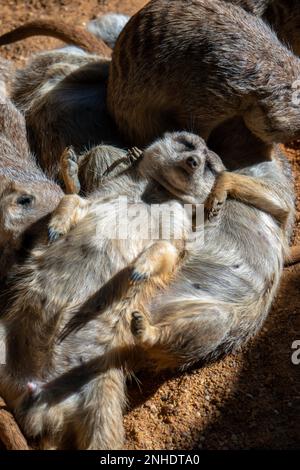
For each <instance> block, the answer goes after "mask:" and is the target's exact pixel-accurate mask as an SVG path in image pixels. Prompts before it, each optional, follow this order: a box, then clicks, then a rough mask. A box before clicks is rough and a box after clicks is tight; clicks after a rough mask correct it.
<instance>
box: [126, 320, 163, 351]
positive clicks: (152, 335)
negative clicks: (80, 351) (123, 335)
mask: <svg viewBox="0 0 300 470" xmlns="http://www.w3.org/2000/svg"><path fill="white" fill-rule="evenodd" d="M131 332H132V334H133V336H134V337H135V339H136V341H137V342H138V343H140V344H143V345H144V346H149V347H150V346H153V345H154V344H155V343H156V341H157V340H158V338H159V332H160V330H159V328H157V327H155V326H153V325H151V324H150V323H149V320H148V318H147V317H146V315H145V314H144V313H142V312H140V311H135V312H132V319H131Z"/></svg>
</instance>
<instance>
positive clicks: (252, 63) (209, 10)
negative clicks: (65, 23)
mask: <svg viewBox="0 0 300 470" xmlns="http://www.w3.org/2000/svg"><path fill="white" fill-rule="evenodd" d="M164 5H165V6H166V8H167V9H168V12H167V14H168V27H167V29H166V28H164V26H163V22H164V15H163V14H161V15H160V14H159V12H160V11H161V10H162V9H163V7H164ZM177 6H178V7H179V6H180V0H179V3H178V2H177V1H174V2H172V3H171V4H170V2H167V3H166V4H165V3H164V2H157V3H155V2H154V3H153V2H150V3H149V4H148V5H147V6H146V7H145V9H142V10H141V11H140V12H139V13H138V14H137V15H136V16H135V17H134V18H132V19H131V20H130V21H129V23H128V24H127V25H126V27H125V28H124V30H123V32H122V33H121V35H120V37H119V40H118V44H119V46H118V45H117V46H116V49H115V51H114V59H113V63H112V64H111V66H110V60H109V59H107V60H105V59H101V66H100V64H96V63H94V61H95V62H97V60H96V58H95V57H92V56H89V55H85V56H84V57H83V56H82V55H81V56H80V57H78V53H77V56H76V58H74V55H75V51H70V50H68V51H65V52H64V53H63V55H59V54H60V53H59V52H53V53H52V52H51V53H45V54H44V55H42V56H38V57H36V58H34V59H33V60H32V61H31V62H30V63H29V65H28V66H27V67H26V69H25V70H22V71H19V72H18V74H17V76H16V80H15V82H14V89H13V94H12V96H13V99H14V101H15V103H16V104H17V106H18V107H20V108H21V109H22V111H23V112H24V113H25V115H26V122H27V126H28V131H29V140H30V144H31V147H32V149H33V151H34V153H35V154H36V155H37V157H38V159H39V161H40V162H41V166H42V168H43V169H44V170H45V171H46V173H47V174H49V175H50V176H51V177H55V178H56V177H57V175H58V170H59V158H60V155H61V153H62V151H63V150H64V148H65V147H67V146H70V145H74V146H75V151H76V152H83V151H84V150H85V148H86V147H87V146H89V147H90V146H93V145H97V144H99V143H101V142H106V143H109V144H110V143H115V145H117V146H119V147H120V146H126V145H137V144H138V145H140V146H142V145H143V144H145V143H146V142H147V141H151V140H153V139H155V138H157V137H159V135H161V133H162V132H163V131H164V130H165V129H170V130H173V129H175V128H179V129H181V128H187V129H194V130H195V131H196V132H197V133H200V134H202V135H203V136H204V137H205V136H206V137H207V136H208V135H209V139H208V143H209V146H210V147H211V148H212V149H213V150H215V151H216V152H217V153H218V154H219V155H220V156H221V158H222V159H223V161H224V163H225V165H226V167H227V168H228V169H230V170H235V169H237V168H241V167H244V166H247V165H249V164H252V163H258V162H259V161H268V160H271V159H272V158H273V157H274V155H275V154H276V151H273V146H272V145H271V144H270V140H271V141H279V140H280V141H286V140H290V139H292V138H293V137H295V135H296V134H297V132H298V130H297V129H298V124H297V112H298V111H297V107H294V106H293V105H292V99H293V96H294V95H293V92H294V91H295V90H293V89H292V86H293V83H294V80H295V79H296V76H297V74H298V71H299V61H298V59H297V58H295V57H294V56H293V55H292V53H290V52H289V51H288V50H287V49H286V48H285V47H284V46H283V45H282V44H280V42H279V41H278V39H277V38H276V37H275V35H274V34H273V33H272V32H271V31H270V30H269V28H268V27H267V26H266V25H265V24H263V23H262V21H261V20H260V19H257V18H254V17H253V15H252V16H251V15H250V14H248V13H246V12H244V11H243V10H242V9H241V8H239V7H237V6H234V5H230V4H226V6H225V4H224V3H222V2H218V1H217V2H209V0H206V1H204V0H202V1H200V2H192V3H191V4H189V6H188V8H187V9H184V10H185V11H184V17H183V18H182V15H181V16H180V18H181V20H180V24H179V28H178V27H177V24H178V20H177V17H178V15H177V13H176V12H177V10H176V8H177ZM169 7H170V8H169ZM152 9H153V12H152ZM224 9H225V11H224ZM197 11H199V15H198V16H197V15H196V13H195V12H197ZM200 13H201V14H200ZM206 14H207V16H208V17H209V20H208V21H206V19H205V18H206V17H205V15H206ZM144 15H146V17H147V18H148V17H149V18H152V16H153V24H154V25H155V27H153V31H152V29H151V28H146V29H147V34H148V35H149V36H150V35H151V38H152V39H151V40H153V41H154V42H153V44H155V37H156V35H157V37H158V31H159V30H160V22H161V24H162V26H161V29H162V30H163V31H164V32H165V33H166V34H165V35H164V40H165V41H166V43H163V46H161V42H160V40H158V41H157V48H156V49H155V48H154V49H152V52H153V51H155V54H156V55H157V54H158V55H157V58H156V59H155V60H153V61H152V62H151V64H152V65H151V64H150V65H149V67H147V73H145V74H144V72H142V70H143V65H142V61H143V58H144V57H145V60H147V61H148V55H147V54H145V55H144V52H143V51H144V49H143V48H141V47H140V48H139V51H138V53H137V56H136V58H134V59H133V60H132V61H131V59H130V57H129V55H130V53H131V49H132V51H134V48H135V43H136V44H138V43H139V44H143V42H142V41H138V42H137V41H135V42H134V41H132V48H131V47H127V46H126V44H125V45H124V48H123V45H122V44H123V39H122V38H124V42H126V41H127V40H126V37H127V38H130V37H131V33H130V29H131V25H133V27H132V31H135V29H136V28H135V24H136V23H139V21H141V24H142V22H143V21H146V19H145V20H143V18H144ZM188 15H191V17H193V22H196V23H197V25H198V26H199V28H195V30H197V31H198V29H199V31H200V32H201V31H202V29H201V24H202V23H201V21H203V22H204V23H205V25H204V26H203V35H202V36H203V37H202V36H201V35H200V36H199V34H198V33H197V37H194V36H193V34H189V31H187V32H186V34H188V37H189V39H188V41H184V42H181V43H180V41H178V37H179V38H181V37H183V38H184V34H185V24H187V25H189V24H190V22H186V23H185V21H184V18H185V17H186V18H188V17H189V16H188ZM218 15H220V16H221V17H222V21H221V26H220V24H219V23H218V22H217V25H216V19H217V18H218ZM175 17H176V20H175ZM172 18H174V22H173V20H172ZM197 18H198V19H197ZM199 18H200V19H199ZM201 18H202V20H201ZM169 20H170V21H169ZM97 21H100V20H96V24H97ZM147 21H148V20H147ZM233 23H234V24H233ZM108 24H109V23H108ZM110 24H112V25H113V24H114V21H111V22H110ZM232 24H233V25H232ZM207 25H210V29H208V30H207ZM101 27H102V26H101V25H100V26H99V34H100V33H101ZM231 27H232V28H231ZM214 28H215V29H214ZM218 28H219V29H220V28H223V30H222V31H223V32H224V34H225V33H226V31H228V41H225V40H223V39H222V41H221V40H220V41H219V42H218V41H216V38H218V37H219V36H220V34H219V36H218V33H220V31H219V30H218ZM230 28H231V29H233V30H234V31H235V30H236V29H237V32H236V36H235V38H234V39H233V35H232V34H231V29H230ZM115 29H116V32H115V33H116V35H117V34H118V33H119V27H118V28H115ZM140 30H142V28H140ZM140 30H139V29H138V30H137V32H139V31H140ZM169 30H170V31H169ZM177 30H178V31H177ZM178 32H179V33H180V36H178ZM33 33H34V31H33V30H32V28H31V26H30V24H29V25H24V26H23V27H22V34H23V37H25V36H26V35H29V34H33ZM110 33H111V35H113V33H114V31H110ZM127 33H128V34H127ZM173 33H174V34H173ZM204 33H205V34H204ZM209 34H211V36H209ZM222 34H223V33H222ZM226 34H227V33H226ZM133 35H134V38H136V32H134V33H133ZM206 36H207V38H206ZM74 37H75V34H74V35H73V38H74ZM210 37H211V40H212V41H213V46H214V49H209V50H211V51H212V52H207V54H208V55H207V56H206V55H204V59H205V60H204V63H203V64H202V62H199V60H198V56H197V61H196V60H195V61H194V62H193V60H192V59H193V54H190V53H188V54H185V53H184V54H182V60H183V56H184V60H186V57H190V59H191V60H189V62H188V64H189V67H191V71H190V72H191V73H190V75H189V77H192V76H193V75H192V74H193V70H195V74H196V75H197V77H196V78H195V80H193V83H195V84H196V83H197V80H198V81H199V80H201V90H203V92H201V93H198V90H197V97H196V98H197V99H194V97H193V93H192V91H193V89H195V90H196V89H197V86H196V85H195V86H194V85H193V87H192V90H191V91H190V90H189V87H186V88H183V89H180V93H179V88H180V87H179V88H178V86H177V83H178V82H180V80H181V78H180V74H181V73H183V74H184V73H185V72H183V71H184V70H186V64H185V65H184V66H183V67H181V66H180V57H181V56H180V54H181V50H182V48H179V49H178V54H177V47H178V44H185V45H187V44H189V43H191V44H192V42H193V41H194V42H195V43H194V42H193V44H194V46H195V47H196V44H198V43H199V48H201V47H202V46H203V47H202V48H203V51H204V52H205V47H204V43H206V42H207V41H209V40H210V39H209V38H210ZM222 37H223V36H222ZM256 37H258V40H259V41H261V42H262V43H263V45H262V44H260V43H257V41H256ZM9 38H10V41H9V42H11V41H14V40H15V39H16V37H15V36H14V31H12V32H11V34H10V35H9ZM21 38H22V36H21V35H20V34H19V33H18V35H17V39H21ZM201 38H202V39H201ZM236 38H238V40H237V42H236V41H235V39H236ZM6 40H7V38H6ZM172 41H173V42H174V45H173V43H172ZM197 41H198V42H197ZM201 41H202V42H201ZM230 41H234V45H232V48H231V49H230V47H229V46H230V44H231V42H230ZM73 42H74V41H73ZM169 42H170V50H171V53H170V54H169V53H168V60H169V59H170V64H169V65H168V63H167V61H166V60H165V58H164V56H163V54H164V53H165V52H163V53H162V55H161V56H160V52H159V50H160V47H162V49H163V51H167V50H168V47H169V46H168V44H169ZM175 42H176V44H175ZM0 43H1V38H0ZM148 43H149V41H148V39H147V44H148ZM171 43H172V45H171ZM202 43H203V44H202ZM273 43H274V44H273ZM77 44H80V39H79V38H78V41H77ZM145 44H146V41H145ZM125 46H126V47H125ZM173 46H174V47H173ZM237 46H239V47H240V49H241V48H242V47H243V51H242V52H240V51H238V53H237V54H236V53H235V50H236V47H237ZM195 47H192V46H191V47H190V51H193V50H195ZM197 47H198V45H197ZM150 49H151V48H150ZM150 49H149V50H150ZM266 50H267V51H268V52H266V53H264V51H266ZM245 51H251V54H250V52H249V54H248V55H247V56H245ZM270 51H272V57H269V56H270V54H269V52H270ZM210 53H211V54H213V53H214V54H215V56H216V57H218V61H217V62H215V61H214V60H211V59H210V56H209V54H210ZM61 54H62V53H61ZM82 54H83V53H82ZM153 54H154V52H153ZM172 54H173V55H172ZM173 56H174V60H171V57H173ZM202 56H203V55H202ZM202 56H201V57H202ZM160 57H161V61H162V64H161V63H160ZM274 57H280V61H281V62H282V63H285V66H284V67H281V66H280V64H279V60H277V59H276V60H275V59H274ZM246 58H247V61H248V62H247V63H246V62H245V60H246ZM268 58H269V59H268ZM76 60H77V62H76V63H77V65H76V66H74V62H75V61H76ZM201 60H202V59H201ZM267 60H269V63H267ZM118 61H119V62H120V64H121V67H118ZM127 61H129V62H128V67H125V65H124V64H125V63H127ZM226 61H228V63H227V62H226ZM208 62H209V63H210V64H212V63H213V64H215V65H214V67H216V69H215V70H212V71H209V73H207V74H206V72H208V68H207V67H208V65H207V63H208ZM80 63H81V65H82V69H81V67H80V65H79V64H80ZM138 63H139V64H140V65H141V66H140V65H137V64H138ZM257 63H259V64H260V68H259V69H257ZM88 64H89V65H88ZM122 64H123V65H124V74H125V75H123V71H122V70H121V69H122ZM172 64H173V65H172ZM175 64H176V66H175ZM177 64H179V66H177ZM193 64H194V65H193ZM199 64H201V70H200V71H201V73H198V68H199V67H200V65H199ZM232 64H235V65H234V67H233V65H232ZM246 65H247V67H246ZM109 66H110V67H111V70H110V79H109V83H111V85H110V86H109V90H110V91H109V96H108V107H109V109H110V111H111V113H112V116H113V117H114V120H115V121H116V123H115V122H113V120H110V119H109V117H108V113H107V109H106V107H105V103H104V102H105V100H106V99H107V98H106V82H107V79H108V68H109ZM172 66H173V67H174V73H173V72H170V74H171V75H172V77H173V79H174V83H173V82H172V80H169V79H168V81H167V83H166V84H165V87H163V86H161V85H159V86H158V87H157V86H155V89H153V93H152V92H151V86H153V84H154V83H156V81H155V80H152V79H150V75H151V77H152V76H153V77H155V76H156V75H158V76H159V78H158V80H160V81H161V80H163V77H166V76H167V74H165V73H158V71H160V70H164V67H167V69H168V70H169V68H170V67H171V68H172ZM135 67H136V68H137V73H135V72H134V69H135ZM218 67H219V69H220V70H219V69H218ZM249 67H250V69H251V70H250V72H249V70H248V69H249ZM75 68H76V71H75ZM152 68H153V70H152ZM100 69H101V71H100ZM270 69H271V70H273V72H272V74H270V73H269V71H270ZM116 70H118V71H119V72H120V73H121V75H120V77H119V78H120V82H118V81H117V80H119V79H118V78H117V77H118V74H117V72H116ZM170 70H171V69H170ZM97 71H98V72H99V75H98V76H97ZM225 71H226V74H225ZM131 72H132V73H133V74H134V79H130V80H129V82H128V83H126V86H125V85H124V86H125V91H124V94H123V92H121V88H120V87H121V86H122V80H123V78H122V77H123V76H124V83H125V81H126V80H127V79H126V78H125V77H127V74H131ZM140 72H141V77H142V78H141V90H140V89H139V88H137V86H136V82H135V81H136V78H137V77H139V73H140ZM245 72H247V76H246V75H245ZM152 73H153V75H152ZM155 73H156V75H155ZM222 73H224V77H223V79H222V80H221V79H220V80H219V76H220V74H222ZM205 74H206V75H205ZM269 75H270V77H269ZM129 76H130V75H128V77H129ZM148 76H149V79H148V78H147V77H148ZM74 77H76V80H73V78H74ZM205 77H206V78H205ZM183 78H184V77H183ZM87 82H88V83H87ZM175 82H176V83H175ZM190 82H191V80H190V78H189V83H190ZM29 83H32V84H33V86H29V85H28V84H29ZM169 83H170V86H169V85H168V84H169ZM172 83H173V85H172ZM144 84H145V86H144ZM274 84H275V85H274ZM286 84H288V85H287V86H286ZM119 85H120V86H119ZM148 85H149V89H148ZM206 88H207V89H206ZM172 90H173V91H174V96H171V95H172V93H173V92H172ZM114 91H115V93H114ZM148 91H149V93H148ZM135 92H138V94H139V96H143V94H145V95H146V96H145V97H144V99H142V100H141V99H140V98H139V99H135V96H136V95H135ZM158 92H159V93H160V95H161V96H160V97H158ZM127 93H128V99H130V98H131V99H132V100H134V101H132V103H131V105H129V104H128V106H127V102H126V97H127ZM218 93H219V94H221V95H222V97H221V99H219V98H218ZM177 94H178V97H177ZM113 95H114V96H113ZM163 95H164V96H163ZM148 96H149V97H150V96H151V105H150V101H149V106H150V107H149V109H148V108H147V103H148V98H147V97H148ZM129 97H130V98H129ZM174 97H175V101H174ZM152 98H153V99H152ZM156 98H157V99H156ZM202 98H203V100H202ZM119 100H120V106H119V105H118V102H119ZM180 100H181V101H182V103H181V101H180ZM199 100H202V101H203V103H202V101H201V103H199V106H198V101H199ZM179 101H180V102H179ZM156 102H157V103H156ZM125 103H126V104H125ZM155 103H156V104H155ZM170 103H172V106H171V108H172V107H173V108H174V109H173V108H172V109H171V108H170ZM174 103H176V105H174ZM188 103H189V104H188ZM145 104H146V105H145ZM123 106H124V116H125V121H126V122H125V121H124V129H123V131H124V132H123V139H122V138H121V137H120V133H119V132H118V130H117V128H116V126H115V124H117V125H118V127H119V129H120V130H121V132H122V127H123V124H122V122H121V121H122V119H121V116H122V114H123ZM186 106H188V108H187V107H186ZM284 106H285V107H286V106H288V109H289V113H291V120H290V119H289V118H287V113H286V109H283V108H284ZM114 107H115V110H114V109H113V108H114ZM196 107H198V108H197V109H201V113H202V114H201V115H200V117H199V116H198V117H197V112H198V111H197V109H195V108H196ZM239 107H240V108H241V109H238V108H239ZM167 108H168V109H167ZM175 108H176V109H175ZM208 108H209V109H208ZM186 110H187V111H188V112H186ZM264 110H267V111H266V113H264ZM144 111H145V113H144ZM126 113H128V119H129V120H130V119H131V118H130V117H129V115H130V113H133V114H132V116H133V115H134V116H133V123H132V126H136V130H134V132H136V133H137V135H132V136H131V135H130V134H132V132H131V130H130V126H131V124H130V122H127V117H126ZM143 113H144V114H145V116H144V118H145V119H144V118H143V116H142V114H143ZM179 114H180V116H179ZM237 114H242V115H243V119H242V118H240V119H239V118H231V119H229V118H230V117H231V116H232V115H233V116H234V115H237ZM265 114H266V115H267V119H265V117H266V116H265ZM97 115H98V116H99V119H98V120H97V119H95V116H97ZM135 116H138V119H135ZM146 116H147V117H146ZM228 119H229V121H228ZM224 120H225V121H226V123H225V124H220V125H218V124H219V123H222V122H223V121H224ZM79 121H80V125H79ZM148 121H149V122H148ZM212 121H213V122H212ZM271 121H272V137H270V135H268V136H267V135H266V133H268V129H267V127H268V126H270V122H271ZM137 122H138V124H137ZM227 123H228V125H227ZM80 127H81V129H80ZM255 127H257V129H256V131H255ZM213 128H214V129H213ZM252 128H253V129H252ZM46 129H47V132H46ZM78 129H80V131H78ZM212 129H213V130H212ZM249 129H250V130H249ZM148 131H149V132H148ZM145 132H146V134H147V136H146V137H145V138H144V137H143V136H142V135H140V136H139V137H138V134H140V133H142V134H145ZM227 132H229V133H230V134H231V135H235V139H232V138H231V137H230V139H229V140H230V145H229V146H228V145H227V146H224V145H223V146H222V140H223V138H224V134H226V133H227ZM237 133H238V134H239V135H238V136H237ZM255 133H256V135H255ZM54 134H55V135H56V136H57V138H56V139H55V140H54V141H53V139H52V138H51V136H52V135H54ZM148 134H149V135H148ZM241 135H243V136H244V137H243V138H241ZM237 137H238V140H239V142H241V141H242V140H243V145H236V144H237V143H236V140H237ZM226 138H227V135H226ZM126 140H127V142H126ZM130 140H131V141H130ZM227 142H228V139H227ZM95 172H97V164H96V165H95ZM87 186H88V185H87ZM82 188H83V191H87V192H88V191H89V188H88V187H85V183H84V181H83V180H82Z"/></svg>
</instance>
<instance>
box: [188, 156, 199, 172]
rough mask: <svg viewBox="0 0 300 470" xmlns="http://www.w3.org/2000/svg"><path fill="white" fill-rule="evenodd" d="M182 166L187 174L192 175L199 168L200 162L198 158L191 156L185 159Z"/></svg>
mask: <svg viewBox="0 0 300 470" xmlns="http://www.w3.org/2000/svg"><path fill="white" fill-rule="evenodd" d="M184 164H185V167H186V169H187V171H188V172H192V173H194V171H195V170H197V168H199V166H200V164H201V162H200V160H199V157H198V156H191V157H188V158H186V159H185V161H184Z"/></svg>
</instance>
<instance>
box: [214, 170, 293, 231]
mask: <svg viewBox="0 0 300 470" xmlns="http://www.w3.org/2000/svg"><path fill="white" fill-rule="evenodd" d="M227 196H230V197H232V198H233V199H238V200H239V201H242V202H244V203H246V204H251V205H253V206H254V207H256V208H257V209H260V210H263V211H265V212H267V213H269V214H270V215H272V216H273V217H274V218H275V219H277V220H278V222H279V223H280V224H281V225H282V226H283V228H284V227H285V225H286V223H287V219H288V216H289V213H290V210H289V208H288V206H287V205H286V204H285V203H284V201H283V200H282V199H281V198H280V191H279V189H278V188H276V185H274V183H268V182H266V181H262V180H260V179H259V178H254V177H251V176H246V175H241V174H239V173H229V172H226V171H225V172H224V173H221V174H220V176H219V177H218V178H217V181H216V183H215V186H214V188H213V190H212V192H211V194H210V195H209V197H208V198H207V200H206V202H205V209H206V213H207V215H208V218H209V219H210V218H211V217H214V216H216V215H217V214H218V212H219V211H220V208H221V207H222V205H223V203H224V202H225V200H226V198H227Z"/></svg>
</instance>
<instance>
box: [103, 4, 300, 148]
mask: <svg viewBox="0 0 300 470" xmlns="http://www.w3.org/2000/svg"><path fill="white" fill-rule="evenodd" d="M179 18H180V20H179ZM299 75H300V61H299V59H298V58H297V57H295V56H294V55H293V54H292V53H291V52H290V51H289V50H288V49H287V48H286V47H285V46H284V45H283V44H282V43H280V41H279V40H278V39H277V37H276V35H275V34H274V33H272V31H271V30H270V29H269V28H268V26H267V25H266V24H265V23H264V22H263V21H262V20H260V19H259V18H256V17H255V16H253V15H251V14H249V13H247V12H245V11H244V10H243V9H241V8H239V7H237V6H235V5H231V4H229V3H228V4H226V5H225V3H224V2H222V1H219V0H214V1H211V0H193V1H191V2H188V3H186V2H184V1H183V0H176V1H173V2H168V1H166V0H152V1H150V2H149V3H148V4H147V5H146V6H145V7H144V8H143V9H142V10H140V11H139V12H138V13H137V14H136V15H134V16H133V17H132V18H131V20H130V21H129V22H128V23H127V25H126V26H125V28H124V29H123V31H122V33H121V34H120V36H119V38H118V40H117V43H116V46H115V48H114V51H113V56H112V64H111V69H110V75H109V83H108V108H109V111H110V113H111V115H112V116H113V118H114V119H115V121H116V122H117V124H118V126H119V129H120V131H121V132H122V133H123V135H124V136H125V137H126V138H127V139H129V140H130V141H131V142H134V144H138V145H145V144H146V143H148V142H149V141H151V140H152V139H154V138H155V137H156V136H157V135H159V134H161V133H162V132H163V131H165V130H169V129H188V130H190V129H191V130H193V131H195V132H197V133H199V134H200V135H201V136H202V137H203V138H204V139H208V137H209V136H210V134H211V133H212V131H213V130H214V129H215V128H216V127H218V126H219V125H220V124H222V123H223V122H225V121H227V120H228V119H231V118H233V117H235V116H242V117H243V119H244V122H245V124H246V126H247V127H248V128H249V129H250V130H251V132H252V133H253V134H255V135H256V136H257V137H258V138H259V139H261V140H263V141H264V142H266V143H268V144H269V143H272V142H286V141H289V140H292V139H295V138H298V137H299V135H300V112H299V107H295V106H293V104H292V96H293V91H294V90H293V83H294V82H295V81H296V80H298V77H299ZM179 84H180V86H179Z"/></svg>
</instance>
